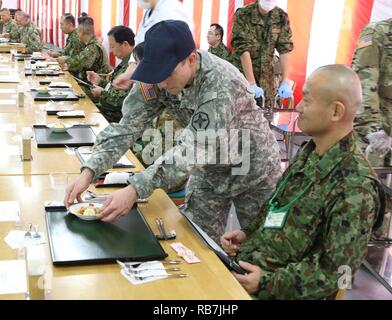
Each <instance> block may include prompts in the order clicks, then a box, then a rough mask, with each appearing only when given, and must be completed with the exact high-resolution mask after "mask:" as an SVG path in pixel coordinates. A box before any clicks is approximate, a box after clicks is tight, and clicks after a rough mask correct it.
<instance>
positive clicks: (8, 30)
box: [3, 19, 17, 34]
mask: <svg viewBox="0 0 392 320" xmlns="http://www.w3.org/2000/svg"><path fill="white" fill-rule="evenodd" d="M16 25H17V23H16V22H15V21H14V20H12V19H9V20H8V21H7V22H6V23H4V24H3V33H8V34H10V33H11V31H12V29H13V28H14V27H15V26H16Z"/></svg>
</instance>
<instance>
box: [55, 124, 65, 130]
mask: <svg viewBox="0 0 392 320" xmlns="http://www.w3.org/2000/svg"><path fill="white" fill-rule="evenodd" d="M53 128H54V129H65V128H66V126H65V124H64V123H55V124H54V125H53Z"/></svg>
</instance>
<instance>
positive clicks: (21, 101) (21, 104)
mask: <svg viewBox="0 0 392 320" xmlns="http://www.w3.org/2000/svg"><path fill="white" fill-rule="evenodd" d="M24 89H25V87H24V86H23V85H18V107H19V108H23V107H24V103H25V101H24V100H25V99H24Z"/></svg>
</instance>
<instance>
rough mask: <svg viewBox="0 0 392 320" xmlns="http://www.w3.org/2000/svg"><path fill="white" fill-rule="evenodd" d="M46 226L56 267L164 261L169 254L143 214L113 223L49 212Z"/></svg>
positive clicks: (137, 212)
mask: <svg viewBox="0 0 392 320" xmlns="http://www.w3.org/2000/svg"><path fill="white" fill-rule="evenodd" d="M45 217H46V226H47V230H48V237H49V245H50V251H51V256H52V261H53V264H54V265H87V264H96V263H105V262H106V263H107V262H114V261H116V260H122V261H124V260H125V261H151V260H163V259H165V258H166V257H167V254H166V252H165V251H164V250H163V248H162V246H161V245H160V243H159V242H158V240H157V239H156V238H155V236H154V234H153V233H152V231H151V229H150V227H149V225H148V224H147V222H146V220H145V219H144V216H143V215H142V213H141V212H140V211H139V210H138V209H137V208H133V209H132V210H131V212H130V213H129V214H128V215H126V216H124V217H122V218H120V219H118V220H117V221H116V222H114V223H105V222H102V221H84V220H81V219H79V218H78V217H76V216H74V215H73V214H68V213H67V212H66V211H65V208H64V209H63V210H59V209H54V210H53V211H52V210H51V209H49V208H47V210H46V213H45Z"/></svg>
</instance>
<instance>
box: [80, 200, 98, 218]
mask: <svg viewBox="0 0 392 320" xmlns="http://www.w3.org/2000/svg"><path fill="white" fill-rule="evenodd" d="M76 213H77V214H80V215H82V216H89V217H90V216H93V217H95V216H97V215H99V213H100V209H99V208H95V207H94V204H92V203H90V204H89V205H88V206H86V207H81V208H80V209H79V210H78V211H76Z"/></svg>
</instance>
